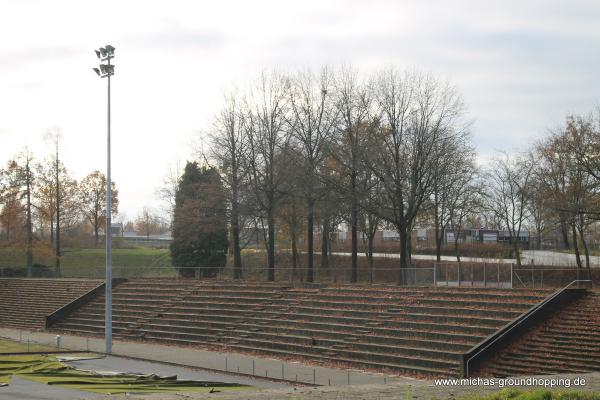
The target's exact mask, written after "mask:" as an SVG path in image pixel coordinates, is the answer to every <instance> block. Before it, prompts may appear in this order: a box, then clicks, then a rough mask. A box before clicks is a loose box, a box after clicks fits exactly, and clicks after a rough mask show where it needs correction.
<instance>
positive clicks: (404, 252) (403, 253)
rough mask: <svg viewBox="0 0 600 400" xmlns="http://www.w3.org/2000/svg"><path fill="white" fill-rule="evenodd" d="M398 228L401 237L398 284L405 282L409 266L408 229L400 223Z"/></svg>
mask: <svg viewBox="0 0 600 400" xmlns="http://www.w3.org/2000/svg"><path fill="white" fill-rule="evenodd" d="M396 229H397V230H398V236H399V237H400V275H399V276H398V284H399V285H402V284H403V283H404V275H405V273H406V269H407V268H408V261H407V259H408V248H407V242H408V241H407V237H406V230H407V229H406V227H405V226H404V225H403V224H400V225H398V227H397V228H396Z"/></svg>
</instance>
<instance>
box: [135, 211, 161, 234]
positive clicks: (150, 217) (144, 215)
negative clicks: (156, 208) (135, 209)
mask: <svg viewBox="0 0 600 400" xmlns="http://www.w3.org/2000/svg"><path fill="white" fill-rule="evenodd" d="M135 228H136V230H137V232H138V233H139V234H141V235H142V236H146V239H150V235H152V234H156V233H159V232H160V221H159V218H158V216H156V215H155V214H154V213H153V212H152V210H151V209H150V208H149V207H147V206H144V207H143V208H142V211H141V213H140V214H139V215H138V217H137V218H136V220H135Z"/></svg>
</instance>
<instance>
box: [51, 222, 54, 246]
mask: <svg viewBox="0 0 600 400" xmlns="http://www.w3.org/2000/svg"><path fill="white" fill-rule="evenodd" d="M53 247H54V214H51V215H50V248H53Z"/></svg>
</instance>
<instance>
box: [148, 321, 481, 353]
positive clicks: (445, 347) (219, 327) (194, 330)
mask: <svg viewBox="0 0 600 400" xmlns="http://www.w3.org/2000/svg"><path fill="white" fill-rule="evenodd" d="M228 328H231V325H229V324H227V323H219V322H213V321H202V322H200V323H197V324H182V323H181V321H164V322H161V323H152V322H151V323H147V324H145V325H144V326H143V327H142V328H141V330H143V331H145V332H149V331H154V330H159V331H173V330H176V331H178V332H182V333H187V334H191V335H194V334H205V333H206V332H211V333H212V334H214V335H216V334H217V333H218V332H223V331H227V332H229V334H231V332H232V330H231V329H228ZM235 333H236V334H238V335H243V334H246V335H249V336H250V337H269V338H270V339H273V340H276V338H277V337H279V336H282V337H285V338H291V339H292V340H296V339H297V338H306V340H308V342H310V343H312V341H313V340H314V341H316V342H318V343H321V342H323V343H330V344H331V345H342V344H343V345H346V346H348V347H351V348H367V347H368V348H371V350H373V348H375V347H378V348H381V349H388V350H390V351H392V350H393V349H396V350H398V351H406V352H415V354H418V353H419V352H421V354H423V355H425V354H426V353H427V352H429V353H428V354H429V355H432V354H438V355H439V354H445V355H448V356H449V357H450V358H456V357H458V356H459V355H460V354H462V352H463V351H464V350H465V349H466V348H469V345H468V344H453V345H452V344H446V343H443V342H439V341H438V342H434V341H426V340H406V338H404V340H400V341H398V340H394V339H395V338H394V337H381V336H374V335H373V336H372V335H369V336H358V335H355V334H353V333H350V332H330V331H322V330H321V331H318V330H304V329H297V328H286V327H278V326H259V325H250V324H245V328H243V329H235ZM375 339H379V340H375ZM381 339H385V340H381Z"/></svg>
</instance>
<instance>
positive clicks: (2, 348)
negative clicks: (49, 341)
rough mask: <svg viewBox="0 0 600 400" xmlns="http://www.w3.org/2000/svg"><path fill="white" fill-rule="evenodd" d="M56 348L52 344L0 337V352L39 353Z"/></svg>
mask: <svg viewBox="0 0 600 400" xmlns="http://www.w3.org/2000/svg"><path fill="white" fill-rule="evenodd" d="M53 350H56V349H55V348H54V347H52V346H43V345H38V344H35V343H30V344H27V342H21V343H19V342H15V341H12V340H8V339H0V353H26V352H32V353H39V352H44V351H53Z"/></svg>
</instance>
